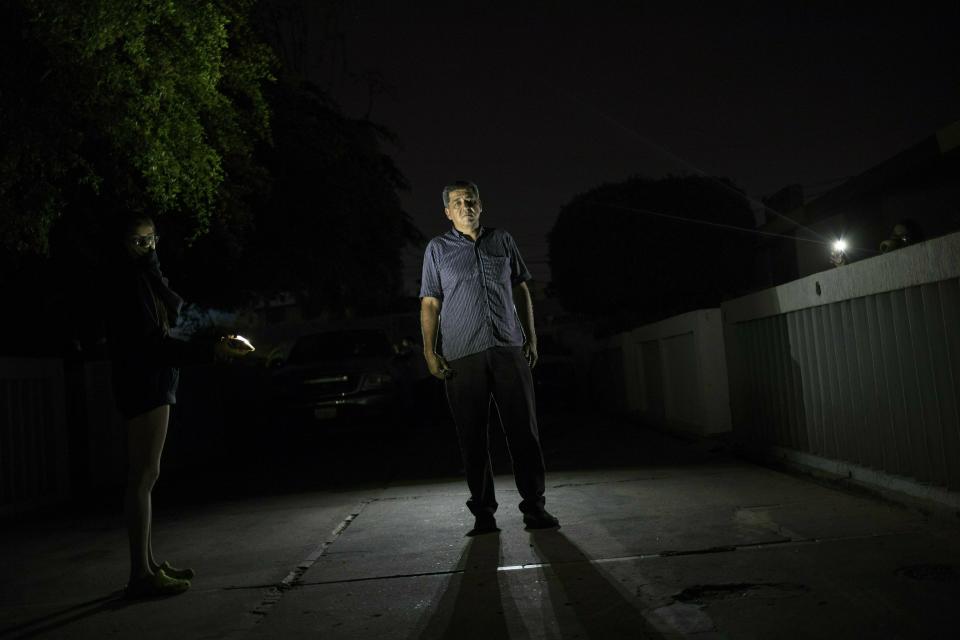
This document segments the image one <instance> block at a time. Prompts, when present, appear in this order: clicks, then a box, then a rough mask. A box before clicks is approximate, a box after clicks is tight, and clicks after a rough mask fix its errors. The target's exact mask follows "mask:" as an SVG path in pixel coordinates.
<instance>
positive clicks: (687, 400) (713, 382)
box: [610, 309, 731, 435]
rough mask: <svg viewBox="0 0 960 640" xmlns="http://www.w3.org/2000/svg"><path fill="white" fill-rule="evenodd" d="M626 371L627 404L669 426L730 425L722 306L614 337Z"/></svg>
mask: <svg viewBox="0 0 960 640" xmlns="http://www.w3.org/2000/svg"><path fill="white" fill-rule="evenodd" d="M610 347H613V348H617V349H619V353H620V357H621V358H622V371H623V378H624V379H623V383H622V388H623V395H622V405H623V409H624V410H625V411H626V412H627V413H630V414H634V415H637V416H639V417H641V418H642V419H644V420H647V421H650V422H654V423H656V424H659V425H660V426H663V427H666V428H668V429H675V430H682V431H692V432H695V433H698V434H701V435H707V434H714V433H723V432H726V431H729V430H730V424H731V423H730V403H729V396H728V385H727V366H726V354H725V351H724V345H723V323H722V319H721V315H720V310H719V309H701V310H698V311H691V312H689V313H684V314H682V315H679V316H675V317H673V318H668V319H666V320H662V321H660V322H656V323H653V324H649V325H645V326H643V327H638V328H636V329H633V330H632V331H629V332H626V333H622V334H619V335H617V336H615V337H614V338H612V339H611V341H610Z"/></svg>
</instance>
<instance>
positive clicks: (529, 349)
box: [523, 341, 539, 369]
mask: <svg viewBox="0 0 960 640" xmlns="http://www.w3.org/2000/svg"><path fill="white" fill-rule="evenodd" d="M523 357H524V358H525V359H526V361H527V364H528V365H530V368H531V369H533V368H534V367H535V366H537V358H538V357H539V356H538V355H537V343H536V342H530V341H527V342H524V343H523Z"/></svg>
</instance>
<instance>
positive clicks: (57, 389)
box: [0, 358, 70, 512]
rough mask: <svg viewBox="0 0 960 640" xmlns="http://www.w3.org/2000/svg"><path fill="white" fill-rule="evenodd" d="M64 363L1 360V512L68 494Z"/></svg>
mask: <svg viewBox="0 0 960 640" xmlns="http://www.w3.org/2000/svg"><path fill="white" fill-rule="evenodd" d="M63 390H64V385H63V363H62V361H60V360H56V359H21V358H3V359H0V512H6V511H12V510H16V509H19V508H23V507H25V506H31V505H35V504H37V503H39V502H43V501H47V500H57V499H60V498H62V497H64V496H65V495H66V493H67V491H68V489H69V480H70V478H69V465H68V458H67V448H68V447H67V430H66V421H65V415H64V397H63Z"/></svg>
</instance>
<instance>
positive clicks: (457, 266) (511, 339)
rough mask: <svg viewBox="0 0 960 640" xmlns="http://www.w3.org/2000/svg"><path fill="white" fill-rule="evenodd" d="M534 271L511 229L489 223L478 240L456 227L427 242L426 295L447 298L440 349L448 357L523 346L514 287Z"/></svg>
mask: <svg viewBox="0 0 960 640" xmlns="http://www.w3.org/2000/svg"><path fill="white" fill-rule="evenodd" d="M530 278H531V276H530V272H529V271H528V270H527V265H526V264H524V262H523V258H522V257H521V256H520V251H519V249H517V245H516V243H515V242H514V241H513V238H512V237H511V236H510V234H509V233H507V232H506V231H503V230H501V229H493V228H483V229H481V231H480V236H479V237H478V238H477V241H476V242H473V241H472V240H471V239H470V238H469V237H467V236H465V235H464V234H462V233H460V232H459V231H457V230H456V229H451V230H450V231H448V232H447V233H445V234H443V235H440V236H437V237H436V238H434V239H432V240H431V241H430V242H429V243H428V244H427V249H426V251H425V252H424V256H423V277H422V278H421V281H420V297H421V298H424V297H427V296H429V297H432V298H437V299H439V300H440V301H441V306H440V336H439V339H438V341H437V348H436V350H437V352H438V353H440V354H442V355H443V357H445V358H446V359H447V360H455V359H457V358H463V357H464V356H469V355H472V354H474V353H479V352H481V351H484V350H486V349H489V348H491V347H500V346H520V345H522V344H523V341H524V336H523V328H522V327H521V325H520V319H519V317H518V316H517V310H516V308H515V307H514V304H513V287H515V286H516V285H518V284H520V283H521V282H526V281H527V280H530Z"/></svg>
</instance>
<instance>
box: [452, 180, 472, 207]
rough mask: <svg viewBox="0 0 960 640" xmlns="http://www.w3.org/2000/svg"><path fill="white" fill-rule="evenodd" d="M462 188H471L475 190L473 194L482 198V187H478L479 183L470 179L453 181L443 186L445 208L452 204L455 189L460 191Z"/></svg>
mask: <svg viewBox="0 0 960 640" xmlns="http://www.w3.org/2000/svg"><path fill="white" fill-rule="evenodd" d="M461 189H469V190H470V191H473V195H474V196H476V198H477V199H478V200H479V199H480V189H478V188H477V185H476V184H474V183H473V182H470V181H469V180H457V181H456V182H451V183H450V184H448V185H447V186H445V187H444V188H443V208H444V209H446V208H447V207H449V206H450V194H451V193H452V192H454V191H460V190H461Z"/></svg>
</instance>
